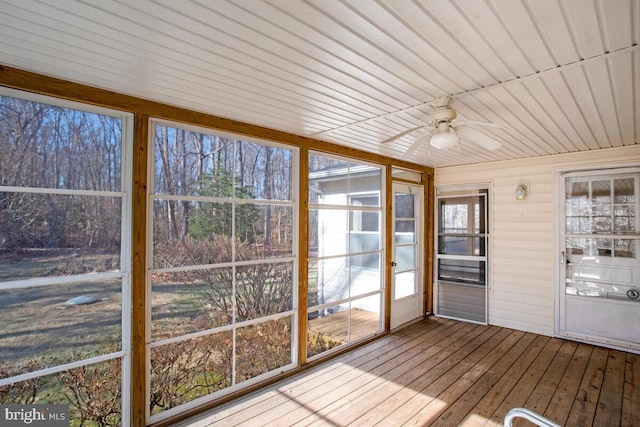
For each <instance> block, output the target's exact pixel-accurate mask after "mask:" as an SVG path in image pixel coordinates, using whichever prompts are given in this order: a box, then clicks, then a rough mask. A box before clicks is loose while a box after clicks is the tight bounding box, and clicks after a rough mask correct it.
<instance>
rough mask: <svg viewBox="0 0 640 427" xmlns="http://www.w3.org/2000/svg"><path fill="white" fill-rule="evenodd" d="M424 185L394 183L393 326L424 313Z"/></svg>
mask: <svg viewBox="0 0 640 427" xmlns="http://www.w3.org/2000/svg"><path fill="white" fill-rule="evenodd" d="M422 194H423V187H422V186H420V185H409V184H399V183H395V184H393V196H394V197H393V209H392V210H393V234H394V240H393V241H394V245H393V248H392V250H393V269H392V271H393V275H392V278H391V290H392V294H391V295H392V298H391V299H392V302H391V329H394V328H396V327H398V326H400V325H403V324H405V323H407V322H410V321H412V320H414V319H417V318H419V317H421V316H422V314H423V313H422V305H423V304H422V271H423V267H424V263H423V262H422V260H423V258H424V257H423V251H422V242H423V238H422V233H421V230H422V227H421V224H422V223H423V222H424V218H423V213H422Z"/></svg>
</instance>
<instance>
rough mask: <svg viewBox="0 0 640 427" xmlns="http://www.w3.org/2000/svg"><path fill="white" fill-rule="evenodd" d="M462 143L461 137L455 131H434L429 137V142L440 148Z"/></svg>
mask: <svg viewBox="0 0 640 427" xmlns="http://www.w3.org/2000/svg"><path fill="white" fill-rule="evenodd" d="M459 143H460V137H459V136H458V135H456V134H455V133H453V132H441V133H434V134H433V135H432V136H431V139H429V144H431V146H432V147H433V148H437V149H439V150H442V149H446V148H451V147H455V146H456V145H458V144H459Z"/></svg>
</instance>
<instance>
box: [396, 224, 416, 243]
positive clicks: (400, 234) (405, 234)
mask: <svg viewBox="0 0 640 427" xmlns="http://www.w3.org/2000/svg"><path fill="white" fill-rule="evenodd" d="M395 229H396V230H395V232H396V236H395V237H396V243H410V242H415V237H416V236H415V233H416V221H415V220H413V219H400V220H396V223H395Z"/></svg>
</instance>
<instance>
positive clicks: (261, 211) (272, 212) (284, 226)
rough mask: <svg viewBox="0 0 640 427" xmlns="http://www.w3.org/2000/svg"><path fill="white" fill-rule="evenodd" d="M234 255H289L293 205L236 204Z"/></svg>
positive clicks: (274, 256) (259, 257)
mask: <svg viewBox="0 0 640 427" xmlns="http://www.w3.org/2000/svg"><path fill="white" fill-rule="evenodd" d="M235 233H236V239H237V244H236V258H237V259H238V260H250V259H269V258H281V257H290V256H292V255H293V207H292V206H274V205H256V204H248V203H247V204H243V203H237V204H236V207H235Z"/></svg>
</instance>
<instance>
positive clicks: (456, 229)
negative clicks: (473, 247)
mask: <svg viewBox="0 0 640 427" xmlns="http://www.w3.org/2000/svg"><path fill="white" fill-rule="evenodd" d="M441 209H442V211H441V215H440V230H439V232H440V233H449V234H452V233H466V232H467V231H468V225H467V221H468V219H469V218H468V215H467V205H466V204H449V203H445V202H443V203H442V204H441Z"/></svg>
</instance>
